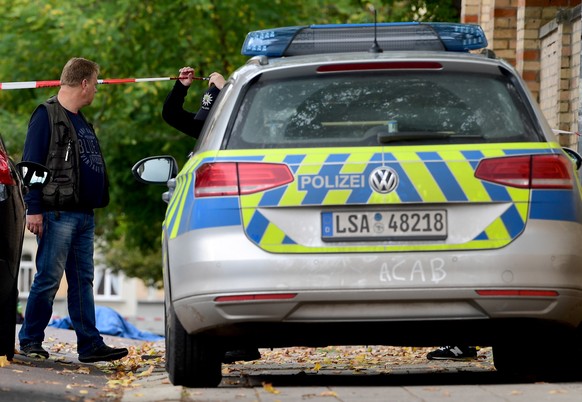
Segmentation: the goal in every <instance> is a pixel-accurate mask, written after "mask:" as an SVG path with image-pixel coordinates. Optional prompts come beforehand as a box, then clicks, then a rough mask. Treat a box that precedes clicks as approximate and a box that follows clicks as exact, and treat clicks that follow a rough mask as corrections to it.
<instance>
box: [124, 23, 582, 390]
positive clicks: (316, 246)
mask: <svg viewBox="0 0 582 402" xmlns="http://www.w3.org/2000/svg"><path fill="white" fill-rule="evenodd" d="M486 46H487V41H486V38H485V36H484V34H483V31H482V30H481V28H480V27H479V26H477V25H467V24H454V23H382V24H377V25H374V24H350V25H312V26H305V27H283V28H275V29H268V30H263V31H255V32H250V33H249V34H248V36H247V38H246V40H245V42H244V45H243V47H242V52H243V54H245V55H248V56H249V57H250V58H249V60H248V62H247V63H246V64H245V65H243V66H241V67H240V68H239V69H238V70H237V71H235V72H234V73H233V74H232V75H231V76H230V77H229V79H228V81H227V84H226V86H225V87H224V88H223V89H222V91H221V93H220V95H219V97H218V98H217V100H216V103H215V104H214V106H213V108H212V110H211V112H210V115H209V116H208V119H207V121H206V123H205V126H204V129H203V132H202V135H201V137H200V138H199V140H198V142H197V144H196V148H195V149H194V151H193V152H192V155H191V157H190V158H189V159H188V161H187V163H186V164H185V165H184V166H183V167H182V168H181V170H180V171H179V173H177V174H176V173H175V172H177V171H178V169H177V166H176V162H175V160H174V159H173V158H172V157H171V156H158V157H148V158H145V159H143V160H141V161H140V162H138V163H137V164H136V166H135V167H134V174H135V175H136V176H137V177H139V180H142V181H145V182H149V183H158V184H160V183H163V184H166V183H167V184H168V186H169V188H168V191H167V192H166V193H165V195H164V198H165V200H166V201H167V202H168V208H167V213H166V216H165V221H164V224H163V251H164V252H163V256H164V260H163V269H164V279H165V295H166V345H167V350H166V353H167V355H166V362H167V367H166V368H167V370H168V373H169V376H170V379H171V381H172V382H173V383H174V384H175V385H185V386H188V387H214V386H217V385H218V384H219V383H220V381H221V367H222V361H223V357H224V353H225V351H229V350H233V349H244V348H279V347H290V346H311V347H314V346H327V345H401V346H434V345H455V344H457V345H481V346H492V348H493V358H494V363H495V367H496V368H497V369H498V370H499V371H505V372H512V373H513V372H515V373H542V374H543V373H544V372H546V371H548V370H550V371H552V370H556V369H558V368H565V369H572V368H574V367H576V366H578V367H579V366H580V358H581V355H582V353H581V352H582V350H581V345H582V336H581V335H580V330H581V323H582V264H581V262H582V224H581V223H582V203H581V188H580V183H579V179H578V173H577V170H578V168H579V167H580V163H581V158H580V155H579V154H578V153H576V152H574V151H572V150H570V149H563V148H562V147H561V146H560V144H559V143H558V142H557V140H556V138H555V135H554V133H553V132H552V129H551V127H549V126H548V123H547V121H546V120H545V118H544V116H543V115H542V113H541V112H540V110H539V108H538V106H537V104H536V102H535V100H534V99H533V98H532V96H531V95H530V93H529V91H528V89H527V87H526V85H525V84H524V82H523V80H522V79H521V78H520V76H519V75H518V74H517V72H516V71H515V70H514V68H513V67H512V66H511V65H510V64H508V63H507V62H505V61H503V60H500V59H498V58H496V57H495V55H494V54H493V53H492V52H491V51H483V49H485V48H486ZM480 49H482V50H480ZM151 173H154V175H153V176H152V175H151ZM554 344H558V345H560V347H561V350H562V352H560V353H556V352H555V349H554V348H551V347H549V346H551V345H554ZM534 347H535V353H532V348H534Z"/></svg>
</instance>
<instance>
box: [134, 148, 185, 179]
mask: <svg viewBox="0 0 582 402" xmlns="http://www.w3.org/2000/svg"><path fill="white" fill-rule="evenodd" d="M131 172H132V173H133V177H135V179H136V180H137V181H139V182H140V183H144V184H163V185H166V184H167V182H168V180H170V179H172V178H174V177H176V175H177V174H178V162H176V159H174V157H173V156H170V155H162V156H150V157H147V158H145V159H142V160H140V161H139V162H137V163H136V164H135V165H134V166H133V167H132V168H131Z"/></svg>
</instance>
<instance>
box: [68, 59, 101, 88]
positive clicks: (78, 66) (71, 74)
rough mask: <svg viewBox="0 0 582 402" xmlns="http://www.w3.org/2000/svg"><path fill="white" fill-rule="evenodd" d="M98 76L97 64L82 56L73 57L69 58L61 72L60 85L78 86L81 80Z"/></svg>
mask: <svg viewBox="0 0 582 402" xmlns="http://www.w3.org/2000/svg"><path fill="white" fill-rule="evenodd" d="M93 75H95V76H99V64H97V63H95V62H94V61H91V60H87V59H84V58H82V57H73V58H72V59H70V60H69V61H68V62H67V64H65V67H63V72H62V73H61V85H68V86H72V87H75V86H78V85H81V83H82V82H83V80H88V79H91V78H92V77H93Z"/></svg>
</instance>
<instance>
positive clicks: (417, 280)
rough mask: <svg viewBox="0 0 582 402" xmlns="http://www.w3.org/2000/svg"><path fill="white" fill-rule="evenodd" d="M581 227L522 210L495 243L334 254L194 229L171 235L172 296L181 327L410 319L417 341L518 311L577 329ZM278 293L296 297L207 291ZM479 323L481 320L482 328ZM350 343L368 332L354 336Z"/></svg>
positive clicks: (321, 326)
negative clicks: (517, 224) (503, 239)
mask: <svg viewBox="0 0 582 402" xmlns="http://www.w3.org/2000/svg"><path fill="white" fill-rule="evenodd" d="M579 226H580V225H578V224H574V223H564V224H561V225H555V224H552V225H548V224H547V222H533V223H532V222H531V221H530V222H529V223H528V231H527V233H526V234H523V235H522V236H520V237H519V238H518V239H517V240H516V241H514V242H513V243H511V244H510V245H509V246H507V247H504V248H502V249H496V250H470V251H463V250H460V251H459V250H456V251H439V252H432V251H431V252H422V253H418V252H415V253H368V254H367V253H354V254H350V253H344V254H334V255H330V254H293V255H290V254H273V253H267V252H264V251H262V250H260V249H259V248H257V247H256V246H254V245H250V244H249V242H248V240H247V239H246V238H245V236H244V235H243V234H242V233H237V232H236V231H233V229H232V228H229V229H228V230H220V229H212V230H204V231H195V232H190V233H188V234H185V235H183V236H179V237H177V238H175V239H172V240H171V241H170V242H169V257H170V258H169V264H170V267H171V268H170V270H169V275H168V277H169V279H170V280H169V285H170V288H171V298H172V304H173V306H174V309H175V310H176V314H177V316H178V318H179V319H180V321H181V323H182V325H183V326H184V328H185V329H186V330H187V331H188V332H189V333H192V334H194V333H203V332H207V333H215V334H222V335H225V336H226V335H228V334H235V333H238V334H239V336H240V332H241V331H242V330H241V328H247V329H246V330H244V331H242V332H246V333H249V334H252V335H251V336H253V337H260V334H259V333H258V332H256V329H257V328H261V331H266V333H270V331H269V330H267V328H266V327H272V328H273V329H275V328H277V330H274V332H275V333H277V332H279V331H290V333H294V332H295V331H294V330H292V329H291V328H302V327H313V328H316V327H317V328H318V330H320V331H324V332H328V333H329V329H326V328H334V327H338V328H344V327H345V328H344V329H346V330H347V329H349V328H352V330H353V331H358V332H361V331H360V330H359V328H365V327H368V326H369V327H370V328H374V327H378V330H381V331H382V332H385V331H388V330H390V331H400V330H397V329H396V328H404V327H408V326H409V327H411V328H413V329H414V330H416V329H420V328H423V329H422V332H421V335H419V334H408V335H407V336H406V337H405V338H406V339H412V338H414V337H417V338H419V342H420V340H421V339H422V338H423V336H424V337H425V338H427V339H430V336H429V333H430V332H432V331H431V330H430V328H434V327H435V325H436V326H443V327H444V328H447V327H450V326H451V325H453V324H454V326H455V327H457V326H458V327H460V328H465V329H460V330H461V331H462V332H467V331H473V330H474V329H473V328H480V329H479V330H480V331H483V333H491V334H494V333H495V332H496V331H497V330H498V329H497V328H496V326H497V325H498V324H497V323H498V322H499V323H505V324H503V325H507V323H510V322H521V321H522V320H531V321H532V322H536V323H548V324H551V325H557V326H564V327H565V328H576V327H578V326H580V323H581V322H582V264H580V263H579V262H580V261H582V250H581V248H580V247H579V244H582V232H581V231H580V227H579ZM202 232H203V233H202ZM219 240H220V241H219ZM536 244H537V245H538V246H532V245H536ZM225 245H228V246H225ZM488 289H515V290H521V289H540V290H550V291H555V292H557V295H556V296H544V297H540V296H480V295H479V294H477V292H476V290H488ZM280 293H285V294H287V293H288V294H294V295H295V296H294V297H293V298H290V299H285V300H269V299H264V300H244V301H236V302H235V301H228V302H217V301H216V298H217V297H220V296H233V295H234V296H236V295H264V294H280ZM486 322H487V323H486ZM493 322H495V324H493ZM405 323H407V324H405ZM404 324H405V325H404ZM536 325H538V324H536ZM393 326H394V329H390V328H392V327H393ZM488 326H489V327H491V330H486V329H485V328H484V327H488ZM382 327H386V328H385V329H381V328H382ZM520 327H521V326H520V325H517V328H520ZM249 328H255V329H252V330H251V329H249ZM447 332H449V331H447ZM300 333H301V331H300ZM273 336H275V337H279V338H284V337H285V336H283V335H281V334H280V335H276V334H274V335H273ZM366 336H368V335H366ZM314 337H315V336H314ZM330 337H331V336H329V337H328V338H327V339H329V338H330ZM361 337H362V338H365V336H364V335H362V336H361ZM308 338H309V337H308V336H306V335H305V334H302V335H301V339H305V340H307V339H308ZM386 338H388V335H386V334H384V335H383V339H386ZM396 340H397V339H395V341H396ZM289 341H291V340H289ZM270 342H276V341H275V340H271V341H270ZM295 342H297V341H295ZM295 342H293V343H291V344H296V343H295ZM420 343H422V342H420ZM355 344H371V343H370V342H364V339H362V341H360V342H355ZM428 344H429V345H434V344H435V343H432V342H430V341H429V342H428ZM437 344H438V343H437ZM447 344H450V342H447Z"/></svg>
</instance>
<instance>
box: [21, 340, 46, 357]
mask: <svg viewBox="0 0 582 402" xmlns="http://www.w3.org/2000/svg"><path fill="white" fill-rule="evenodd" d="M20 353H22V354H23V355H25V356H28V357H42V358H43V359H48V357H49V352H47V351H46V350H45V349H44V348H43V347H42V345H41V344H40V343H29V344H28V345H26V346H22V347H21V348H20Z"/></svg>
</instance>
